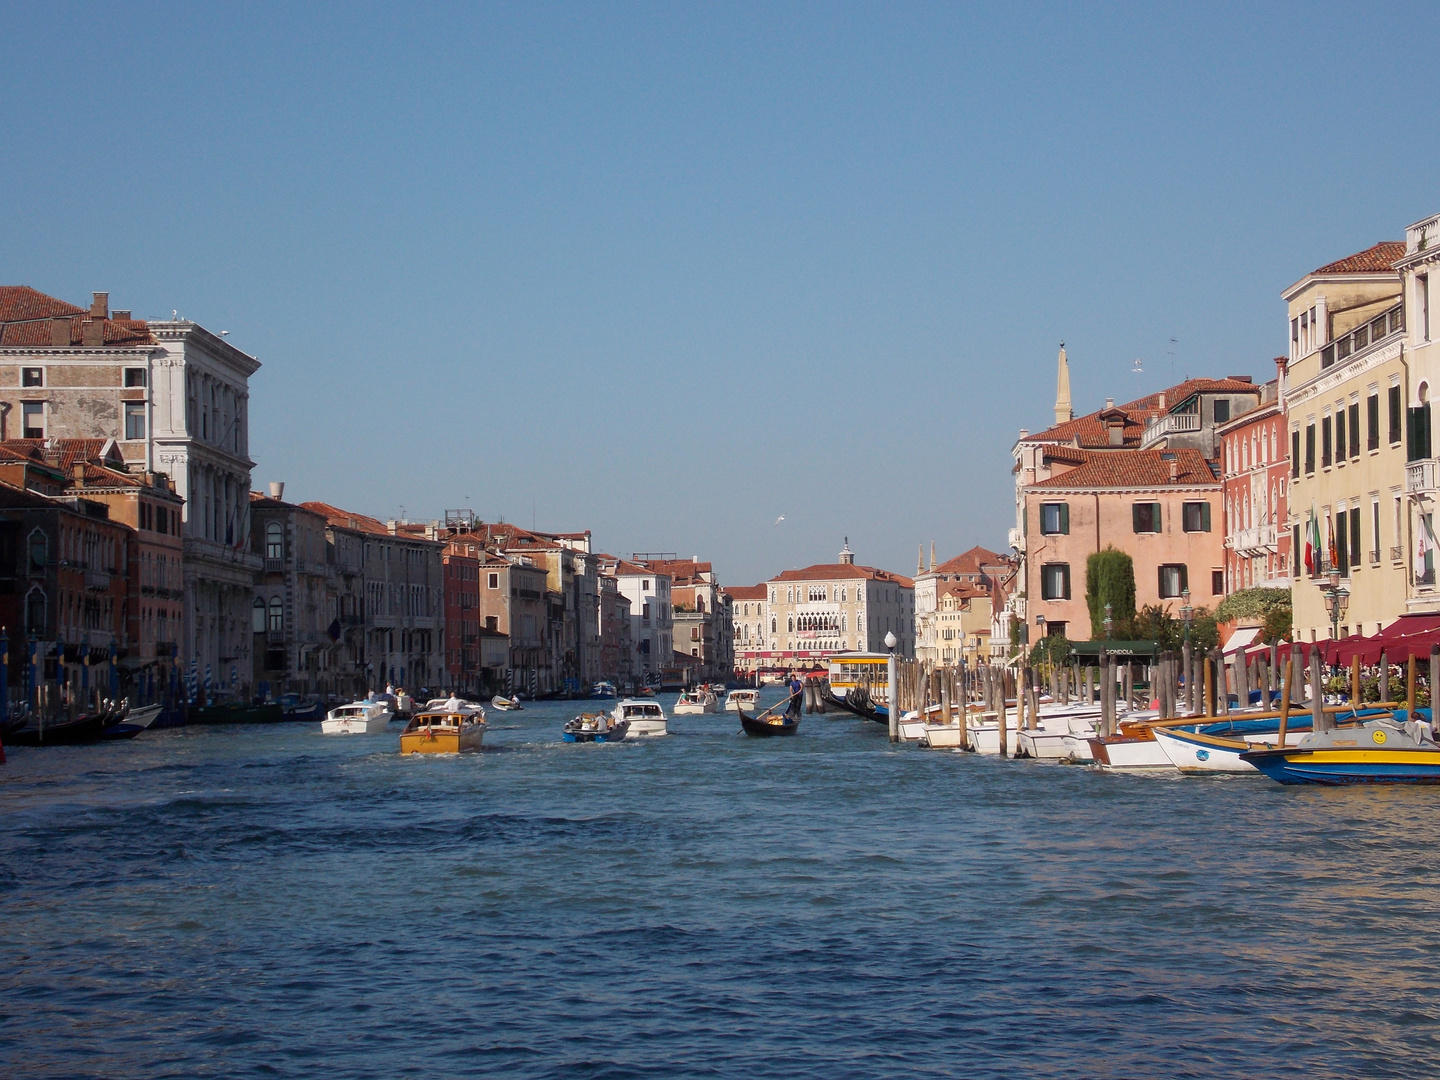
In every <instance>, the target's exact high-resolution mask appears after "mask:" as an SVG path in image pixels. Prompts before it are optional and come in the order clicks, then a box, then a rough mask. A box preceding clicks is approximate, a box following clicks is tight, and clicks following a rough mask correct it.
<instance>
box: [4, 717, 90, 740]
mask: <svg viewBox="0 0 1440 1080" xmlns="http://www.w3.org/2000/svg"><path fill="white" fill-rule="evenodd" d="M113 720H114V717H113V714H111V713H109V712H97V713H89V714H86V715H84V716H77V717H76V718H75V719H74V720H50V721H47V722H45V723H43V724H42V723H39V722H33V723H31V724H27V725H26V726H25V727H22V728H18V729H16V730H14V731H11V732H9V733H8V734H6V736H5V745H6V746H76V745H79V744H82V743H93V742H99V741H100V740H101V739H103V738H104V737H105V728H106V726H107V725H108V724H110V723H112V722H113Z"/></svg>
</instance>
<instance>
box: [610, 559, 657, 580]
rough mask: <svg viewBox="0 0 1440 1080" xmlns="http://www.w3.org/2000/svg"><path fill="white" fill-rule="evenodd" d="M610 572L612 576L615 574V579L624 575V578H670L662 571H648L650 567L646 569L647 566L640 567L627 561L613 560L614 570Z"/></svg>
mask: <svg viewBox="0 0 1440 1080" xmlns="http://www.w3.org/2000/svg"><path fill="white" fill-rule="evenodd" d="M611 572H612V573H613V574H615V575H616V576H617V577H619V576H621V575H624V576H625V577H669V576H670V575H669V574H667V573H665V571H663V570H652V569H650V567H648V566H641V565H640V564H639V563H633V562H631V561H630V560H629V559H616V560H615V568H614V569H613V570H612V571H611Z"/></svg>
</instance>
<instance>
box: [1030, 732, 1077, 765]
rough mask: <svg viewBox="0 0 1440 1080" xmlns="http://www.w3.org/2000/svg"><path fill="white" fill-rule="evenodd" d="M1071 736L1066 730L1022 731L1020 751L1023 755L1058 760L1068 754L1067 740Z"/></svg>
mask: <svg viewBox="0 0 1440 1080" xmlns="http://www.w3.org/2000/svg"><path fill="white" fill-rule="evenodd" d="M1071 737H1072V736H1071V735H1070V733H1069V732H1068V731H1022V732H1021V733H1020V753H1021V755H1022V756H1025V757H1032V758H1045V759H1048V760H1051V761H1059V760H1061V759H1063V758H1067V757H1069V756H1070V753H1071V748H1070V746H1069V744H1068V740H1070V739H1071Z"/></svg>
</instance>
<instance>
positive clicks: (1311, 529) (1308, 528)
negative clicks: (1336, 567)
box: [1305, 506, 1315, 577]
mask: <svg viewBox="0 0 1440 1080" xmlns="http://www.w3.org/2000/svg"><path fill="white" fill-rule="evenodd" d="M1314 533H1315V508H1314V507H1313V506H1312V507H1311V508H1310V520H1309V521H1307V522H1306V523H1305V572H1306V573H1307V574H1309V575H1311V576H1312V577H1313V576H1314V575H1315V546H1314V544H1312V543H1311V540H1312V538H1313V537H1314Z"/></svg>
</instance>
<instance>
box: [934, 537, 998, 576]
mask: <svg viewBox="0 0 1440 1080" xmlns="http://www.w3.org/2000/svg"><path fill="white" fill-rule="evenodd" d="M987 568H989V569H996V570H999V569H1006V570H1008V569H1009V568H1010V560H1009V559H1007V558H1006V557H1005V556H1003V555H1000V554H998V553H996V552H994V551H990V550H988V549H986V548H983V547H980V546H979V545H978V544H977V545H976V546H975V547H973V548H971V549H970V550H969V551H966V552H963V553H961V554H959V555H956V556H955V557H954V558H953V559H949V560H947V561H945V562H943V563H941V564H940V565H939V566H937V567H936V568H935V569H934V570H933V571H931V573H935V574H981V573H984V572H985V570H986V569H987Z"/></svg>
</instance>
